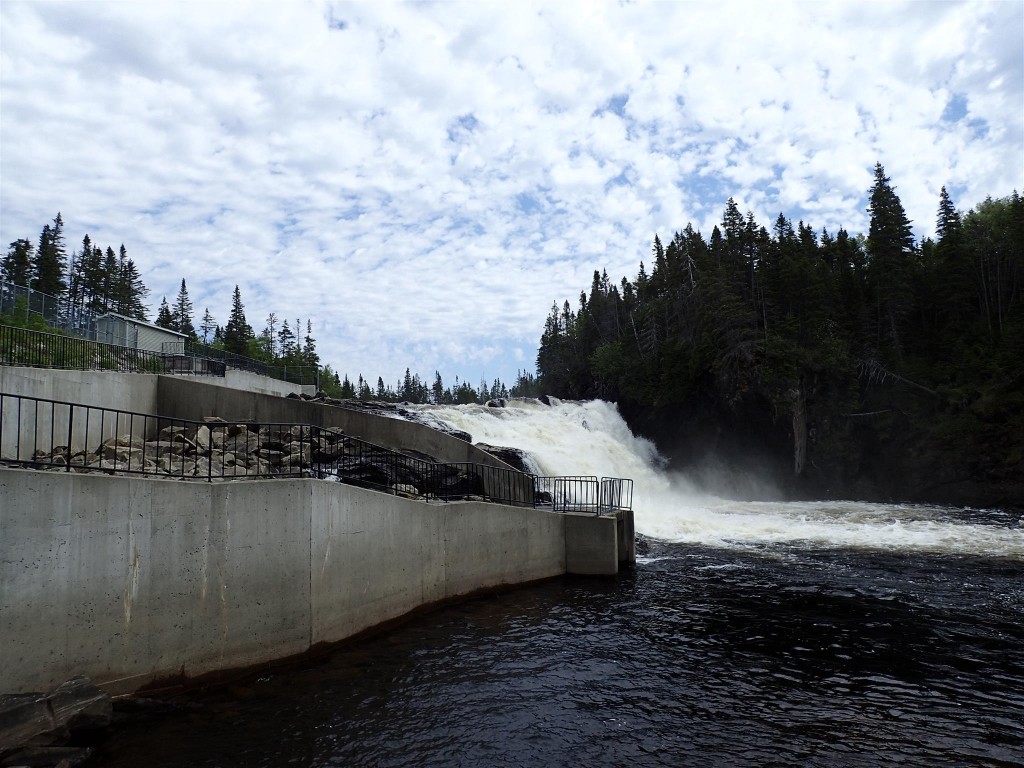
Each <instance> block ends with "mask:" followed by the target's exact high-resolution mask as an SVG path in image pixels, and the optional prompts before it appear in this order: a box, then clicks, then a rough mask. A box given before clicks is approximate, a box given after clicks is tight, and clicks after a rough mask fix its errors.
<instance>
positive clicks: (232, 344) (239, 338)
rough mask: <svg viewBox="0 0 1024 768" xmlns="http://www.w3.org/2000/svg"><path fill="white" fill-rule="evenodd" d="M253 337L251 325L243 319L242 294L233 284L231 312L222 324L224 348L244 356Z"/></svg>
mask: <svg viewBox="0 0 1024 768" xmlns="http://www.w3.org/2000/svg"><path fill="white" fill-rule="evenodd" d="M252 338H253V332H252V326H251V325H249V323H247V322H246V320H245V306H244V305H243V304H242V294H241V291H239V290H238V286H237V285H236V286H235V291H234V293H233V294H232V296H231V314H230V315H229V316H228V322H227V325H225V326H224V349H225V350H226V351H227V352H231V353H232V354H235V355H242V356H245V355H247V354H248V353H249V340H250V339H252Z"/></svg>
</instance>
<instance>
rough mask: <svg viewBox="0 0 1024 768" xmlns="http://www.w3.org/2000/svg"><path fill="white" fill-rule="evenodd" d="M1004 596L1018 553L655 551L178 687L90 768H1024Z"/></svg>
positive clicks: (1016, 582) (1014, 631)
mask: <svg viewBox="0 0 1024 768" xmlns="http://www.w3.org/2000/svg"><path fill="white" fill-rule="evenodd" d="M1017 525H1019V521H1018V522H1017ZM1003 530H1004V531H1005V532H1006V534H1007V535H1011V534H1012V533H1013V531H1010V530H1009V529H1005V528H1004V529H1003ZM1018 530H1019V529H1018ZM1021 533H1022V535H1024V532H1021ZM1022 587H1024V560H1022V559H1021V558H1019V557H1016V556H1014V557H989V556H966V555H954V554H934V553H933V554H922V553H906V552H891V551H889V552H883V551H875V550H870V549H842V548H831V549H825V550H813V549H811V550H808V549H805V548H801V547H796V546H792V545H778V544H769V545H765V546H761V547H742V548H720V547H706V546H701V545H693V544H654V545H653V547H652V549H651V551H650V554H649V555H648V556H647V557H645V558H642V559H641V562H640V563H638V565H637V567H636V569H635V570H633V571H631V572H629V573H627V574H625V575H622V576H619V577H618V578H610V579H586V578H572V577H566V578H562V579H557V580H554V581H550V582H546V583H543V584H540V585H535V586H530V587H526V588H521V589H517V590H514V591H510V592H505V593H503V594H500V595H497V596H494V597H488V598H480V599H474V600H471V601H468V602H465V603H462V604H458V605H454V606H451V607H447V608H444V609H442V610H439V611H436V612H433V613H429V614H426V615H422V616H419V617H417V618H416V619H414V620H412V621H410V622H408V623H406V624H404V625H402V626H400V627H398V628H396V629H392V630H390V631H388V632H387V633H385V634H382V635H380V636H377V637H373V638H370V639H368V640H365V641H361V642H358V643H355V644H351V645H348V646H346V647H342V648H340V649H338V650H336V651H335V652H334V653H332V654H331V655H329V656H327V657H325V658H323V659H321V660H319V661H317V662H314V663H310V664H309V665H308V666H306V667H302V668H294V667H293V668H291V669H287V670H278V671H275V672H274V673H271V674H266V675H264V676H263V677H258V678H251V679H249V680H246V681H244V682H241V683H238V684H236V685H234V686H232V687H226V688H220V689H217V690H212V691H208V692H193V693H191V694H189V695H188V697H187V698H185V699H183V700H182V701H183V703H184V704H186V705H187V708H185V709H184V710H183V711H181V712H176V713H173V714H169V715H163V716H160V717H157V718H152V719H148V720H137V721H134V722H131V723H128V724H125V725H122V726H121V727H120V728H118V729H117V730H116V731H115V732H114V733H113V734H112V735H111V736H110V737H109V738H108V739H107V740H106V741H105V742H104V743H102V744H100V745H99V755H98V759H97V761H96V763H97V764H99V765H109V766H140V765H145V766H166V767H170V766H318V767H319V766H435V765H437V766H446V765H452V766H587V765H595V766H793V765H801V766H971V767H974V766H1024V595H1022Z"/></svg>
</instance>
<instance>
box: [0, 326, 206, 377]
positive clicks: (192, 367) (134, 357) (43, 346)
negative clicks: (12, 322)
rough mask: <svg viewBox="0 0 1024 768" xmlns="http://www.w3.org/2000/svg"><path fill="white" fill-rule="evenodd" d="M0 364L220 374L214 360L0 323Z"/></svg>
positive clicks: (129, 371)
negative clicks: (163, 352)
mask: <svg viewBox="0 0 1024 768" xmlns="http://www.w3.org/2000/svg"><path fill="white" fill-rule="evenodd" d="M0 365H23V366H27V367H31V368H67V369H72V370H102V371H120V372H123V373H188V374H192V375H199V376H223V375H224V365H223V363H221V362H219V361H217V360H209V359H203V358H194V357H182V356H178V355H163V354H160V353H159V352H152V351H149V350H145V349H136V348H134V347H122V346H118V345H116V344H104V343H102V342H97V341H87V340H86V339H81V338H78V337H76V336H64V335H62V334H57V333H46V332H43V331H33V330H28V329H26V328H15V327H13V326H9V325H0Z"/></svg>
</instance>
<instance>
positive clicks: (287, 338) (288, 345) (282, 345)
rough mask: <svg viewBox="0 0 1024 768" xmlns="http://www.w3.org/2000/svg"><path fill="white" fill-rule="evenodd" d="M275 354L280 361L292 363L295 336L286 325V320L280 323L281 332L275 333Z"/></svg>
mask: <svg viewBox="0 0 1024 768" xmlns="http://www.w3.org/2000/svg"><path fill="white" fill-rule="evenodd" d="M277 354H278V357H280V358H281V360H284V361H285V362H289V363H290V362H292V360H293V358H294V357H295V334H294V333H292V327H291V326H290V325H289V324H288V318H285V319H284V321H283V322H282V323H281V330H280V331H278V332H277Z"/></svg>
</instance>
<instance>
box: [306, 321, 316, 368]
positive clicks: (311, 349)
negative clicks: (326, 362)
mask: <svg viewBox="0 0 1024 768" xmlns="http://www.w3.org/2000/svg"><path fill="white" fill-rule="evenodd" d="M302 364H303V365H308V366H310V367H313V368H315V367H316V366H318V365H320V356H319V355H318V354H317V353H316V339H314V338H313V323H312V321H311V320H308V319H307V320H306V335H305V336H304V337H303V338H302Z"/></svg>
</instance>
